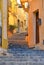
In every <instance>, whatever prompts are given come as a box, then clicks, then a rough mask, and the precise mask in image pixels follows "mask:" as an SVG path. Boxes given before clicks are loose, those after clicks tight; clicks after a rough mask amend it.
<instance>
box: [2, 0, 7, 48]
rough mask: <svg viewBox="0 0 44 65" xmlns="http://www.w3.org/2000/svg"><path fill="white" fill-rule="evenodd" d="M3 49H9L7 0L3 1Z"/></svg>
mask: <svg viewBox="0 0 44 65" xmlns="http://www.w3.org/2000/svg"><path fill="white" fill-rule="evenodd" d="M5 11H6V12H5ZM2 48H5V49H7V48H8V39H7V0H2Z"/></svg>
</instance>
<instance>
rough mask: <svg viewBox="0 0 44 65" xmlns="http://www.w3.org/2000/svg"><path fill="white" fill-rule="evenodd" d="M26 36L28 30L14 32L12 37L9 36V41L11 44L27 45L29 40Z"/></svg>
mask: <svg viewBox="0 0 44 65" xmlns="http://www.w3.org/2000/svg"><path fill="white" fill-rule="evenodd" d="M26 36H27V33H26V32H24V33H16V34H13V35H12V37H10V38H8V43H9V44H20V45H25V44H26V45H27V42H26V40H25V38H26ZM17 46H18V45H17Z"/></svg>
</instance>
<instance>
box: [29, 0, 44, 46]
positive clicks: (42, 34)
mask: <svg viewBox="0 0 44 65" xmlns="http://www.w3.org/2000/svg"><path fill="white" fill-rule="evenodd" d="M29 4H30V8H29V25H28V34H29V36H28V45H29V46H34V45H35V43H36V39H35V38H36V28H35V27H36V22H35V20H34V13H33V12H35V11H36V10H37V9H39V18H41V20H42V24H41V26H39V38H40V43H43V40H44V0H32V1H31V2H29Z"/></svg>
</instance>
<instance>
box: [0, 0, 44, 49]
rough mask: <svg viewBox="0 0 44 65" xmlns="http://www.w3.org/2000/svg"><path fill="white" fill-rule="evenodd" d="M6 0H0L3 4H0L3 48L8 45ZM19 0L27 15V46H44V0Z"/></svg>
mask: <svg viewBox="0 0 44 65" xmlns="http://www.w3.org/2000/svg"><path fill="white" fill-rule="evenodd" d="M7 1H8V0H0V3H2V4H3V5H2V4H0V27H1V28H2V29H1V30H2V31H1V32H2V35H1V36H0V37H1V43H2V47H3V48H7V46H8V39H7V38H8V37H7V22H8V19H7V18H8V17H7V11H8V10H7V9H8V7H7V5H8V4H7V3H8V2H7ZM11 1H12V0H11ZM20 1H21V4H22V7H23V8H24V10H25V12H27V13H28V15H29V16H28V36H27V41H28V46H29V47H34V46H36V45H43V46H44V0H20ZM26 4H27V5H26ZM13 7H14V6H13ZM5 11H6V12H5ZM13 11H14V10H13ZM1 16H2V17H1ZM1 43H0V44H1Z"/></svg>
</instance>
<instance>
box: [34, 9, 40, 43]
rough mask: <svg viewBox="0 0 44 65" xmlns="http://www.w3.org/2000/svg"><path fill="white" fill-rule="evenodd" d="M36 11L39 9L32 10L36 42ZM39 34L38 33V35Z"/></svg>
mask: <svg viewBox="0 0 44 65" xmlns="http://www.w3.org/2000/svg"><path fill="white" fill-rule="evenodd" d="M36 12H39V9H37V10H35V11H34V12H33V21H34V43H36V41H37V40H36ZM39 36H40V35H39ZM39 42H40V38H39ZM39 42H38V43H39ZM38 43H36V44H38Z"/></svg>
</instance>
